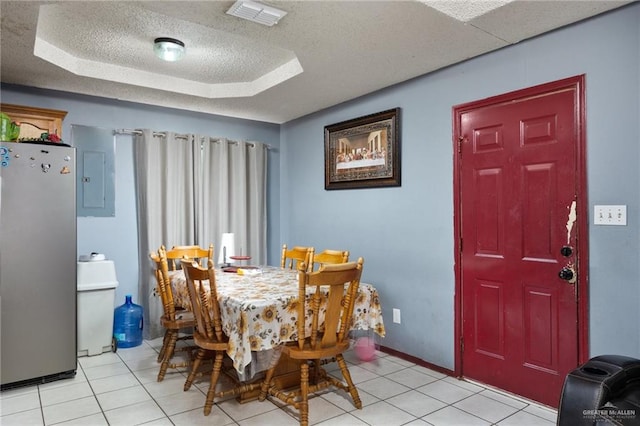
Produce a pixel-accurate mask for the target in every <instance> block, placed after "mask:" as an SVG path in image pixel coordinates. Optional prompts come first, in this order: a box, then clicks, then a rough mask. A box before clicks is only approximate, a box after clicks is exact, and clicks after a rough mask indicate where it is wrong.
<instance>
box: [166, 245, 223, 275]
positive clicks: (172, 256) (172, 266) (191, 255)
mask: <svg viewBox="0 0 640 426" xmlns="http://www.w3.org/2000/svg"><path fill="white" fill-rule="evenodd" d="M184 258H187V259H192V260H194V259H195V260H197V261H198V263H199V264H200V266H204V267H206V266H207V264H208V262H209V260H211V261H212V262H213V244H209V249H204V248H202V247H200V246H173V247H171V250H167V260H168V261H169V270H171V271H175V270H176V269H179V268H180V261H181V260H182V259H184Z"/></svg>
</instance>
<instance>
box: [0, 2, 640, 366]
mask: <svg viewBox="0 0 640 426" xmlns="http://www.w3.org/2000/svg"><path fill="white" fill-rule="evenodd" d="M389 72H393V69H390V70H389ZM579 74H585V75H586V93H587V105H586V111H587V162H588V164H587V168H588V202H589V215H590V221H589V222H591V217H592V211H593V208H592V206H593V205H594V204H626V205H627V206H628V210H627V212H628V225H627V226H625V227H615V226H593V225H589V243H590V248H589V257H590V268H589V274H590V277H589V278H590V283H589V286H590V296H589V297H590V313H589V315H590V336H589V340H590V348H591V350H590V353H591V355H592V356H593V355H597V354H602V353H617V354H624V355H630V356H636V357H640V309H639V308H638V307H639V306H640V246H639V245H640V225H639V221H638V214H639V213H640V211H639V202H640V175H639V172H638V164H639V163H640V105H639V103H640V101H639V99H640V4H638V3H636V4H633V5H631V6H629V7H625V8H623V9H620V10H617V11H614V12H612V13H609V14H606V15H602V16H600V17H597V18H594V19H591V20H589V21H586V22H583V23H580V24H577V25H574V26H571V27H568V28H565V29H562V30H560V31H556V32H553V33H550V34H547V35H544V36H541V37H538V38H536V39H533V40H529V41H524V42H521V43H519V44H517V45H515V46H512V47H509V48H505V49H502V50H500V51H498V52H494V53H491V54H487V55H485V56H482V57H479V58H476V59H472V60H469V61H467V62H465V63H462V64H459V65H456V66H452V67H449V68H447V69H444V70H441V71H439V72H436V73H432V74H429V75H425V76H422V77H419V78H416V79H414V80H412V81H409V82H406V83H403V84H399V85H396V86H394V87H392V88H388V89H385V90H382V91H379V92H376V93H373V94H371V95H368V96H365V97H362V98H359V99H356V100H353V101H351V102H347V103H344V104H341V105H338V106H335V107H333V108H329V109H327V110H324V111H321V112H318V113H316V114H313V115H310V116H307V117H303V118H301V119H298V120H295V121H292V122H289V123H286V124H284V125H282V126H276V125H271V124H265V123H258V122H252V121H246V120H236V119H230V118H225V117H220V116H211V115H206V114H197V113H188V112H184V111H178V110H169V109H163V108H157V107H150V106H146V105H138V104H133V103H125V102H119V101H112V100H105V99H99V98H92V97H84V96H76V95H70V94H65V93H61V92H52V91H44V90H39V89H32V88H24V87H17V86H10V85H3V86H2V93H1V94H2V102H6V103H14V104H21V105H31V106H40V107H45V108H54V109H62V110H66V111H69V114H68V115H67V118H66V119H65V121H64V123H65V124H64V125H65V127H64V136H65V137H66V136H68V135H69V134H70V125H71V124H81V125H88V126H98V127H106V128H143V127H148V128H152V129H155V130H171V131H176V132H196V133H202V134H208V135H212V136H225V137H230V138H236V139H253V140H260V141H263V142H266V143H268V144H270V145H272V146H273V147H274V149H273V150H271V151H270V154H269V174H270V177H269V186H268V188H269V224H268V226H269V263H270V264H276V263H277V259H278V258H279V245H280V244H282V243H288V244H291V245H313V246H315V247H316V248H317V249H322V248H347V249H349V250H350V251H351V253H352V257H358V256H362V257H364V258H365V272H364V281H367V282H371V283H373V284H375V286H376V287H377V288H378V290H379V292H380V295H381V301H382V305H383V309H384V318H385V325H386V328H387V337H386V338H385V339H383V340H381V341H380V343H381V344H383V345H384V346H387V347H390V348H393V349H396V350H398V351H401V352H404V353H407V354H409V355H412V356H415V357H417V358H420V359H424V360H426V361H428V362H430V363H433V364H436V365H439V366H442V367H445V368H449V369H453V368H454V338H453V336H454V303H453V302H454V286H455V283H454V269H453V268H454V250H453V219H452V216H453V152H452V136H451V129H452V123H451V114H452V107H453V106H454V105H457V104H460V103H465V102H469V101H473V100H478V99H482V98H486V97H490V96H494V95H498V94H501V93H505V92H509V91H512V90H517V89H521V88H525V87H529V86H533V85H537V84H541V83H545V82H549V81H553V80H558V79H562V78H565V77H570V76H574V75H579ZM394 107H400V108H401V109H402V112H401V122H400V124H401V132H402V186H401V187H398V188H380V189H360V190H340V191H325V190H324V151H323V149H324V140H323V129H324V126H326V125H328V124H333V123H337V122H340V121H343V120H347V119H350V118H355V117H358V116H361V115H365V114H370V113H374V112H378V111H382V110H386V109H390V108H394ZM116 167H117V170H116V176H117V182H116V217H115V218H79V221H78V251H79V253H80V254H82V253H88V252H90V251H100V252H104V253H106V254H107V255H108V256H109V257H110V258H112V259H114V260H115V262H116V268H117V273H118V279H119V281H120V283H121V288H119V289H118V295H117V297H118V300H119V299H121V298H122V297H123V295H124V294H125V291H126V292H133V294H136V293H137V276H138V275H137V273H138V266H137V248H136V247H137V241H136V219H135V196H134V192H133V167H134V165H133V154H132V142H131V138H129V137H126V136H119V137H118V139H117V160H116ZM125 289H126V290H125ZM392 308H398V309H400V310H401V313H402V323H401V324H394V323H393V322H392V321H391V319H392V315H391V310H392Z"/></svg>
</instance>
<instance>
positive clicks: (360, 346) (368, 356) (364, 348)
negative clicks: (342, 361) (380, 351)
mask: <svg viewBox="0 0 640 426" xmlns="http://www.w3.org/2000/svg"><path fill="white" fill-rule="evenodd" d="M353 349H354V350H355V352H356V356H357V357H358V358H359V359H360V360H361V361H372V360H373V359H374V358H375V357H376V347H375V345H374V343H373V339H371V338H369V337H361V338H359V339H358V340H357V341H356V344H355V346H354V348H353Z"/></svg>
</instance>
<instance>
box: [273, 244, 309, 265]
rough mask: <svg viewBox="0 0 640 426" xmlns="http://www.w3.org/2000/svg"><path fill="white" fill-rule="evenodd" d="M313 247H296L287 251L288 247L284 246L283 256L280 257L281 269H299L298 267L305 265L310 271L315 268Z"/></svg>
mask: <svg viewBox="0 0 640 426" xmlns="http://www.w3.org/2000/svg"><path fill="white" fill-rule="evenodd" d="M314 251H315V249H314V248H313V247H301V246H295V247H293V248H291V249H287V245H286V244H283V245H282V256H281V257H280V267H281V268H283V269H284V268H288V269H298V267H299V266H300V265H301V264H302V263H304V264H305V265H306V266H307V267H308V268H309V270H311V268H313V258H314V254H313V253H314Z"/></svg>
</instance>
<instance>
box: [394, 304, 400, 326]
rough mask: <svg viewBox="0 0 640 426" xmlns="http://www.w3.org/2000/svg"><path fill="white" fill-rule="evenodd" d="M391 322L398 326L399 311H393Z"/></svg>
mask: <svg viewBox="0 0 640 426" xmlns="http://www.w3.org/2000/svg"><path fill="white" fill-rule="evenodd" d="M393 322H394V323H396V324H400V309H395V308H394V309H393Z"/></svg>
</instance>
